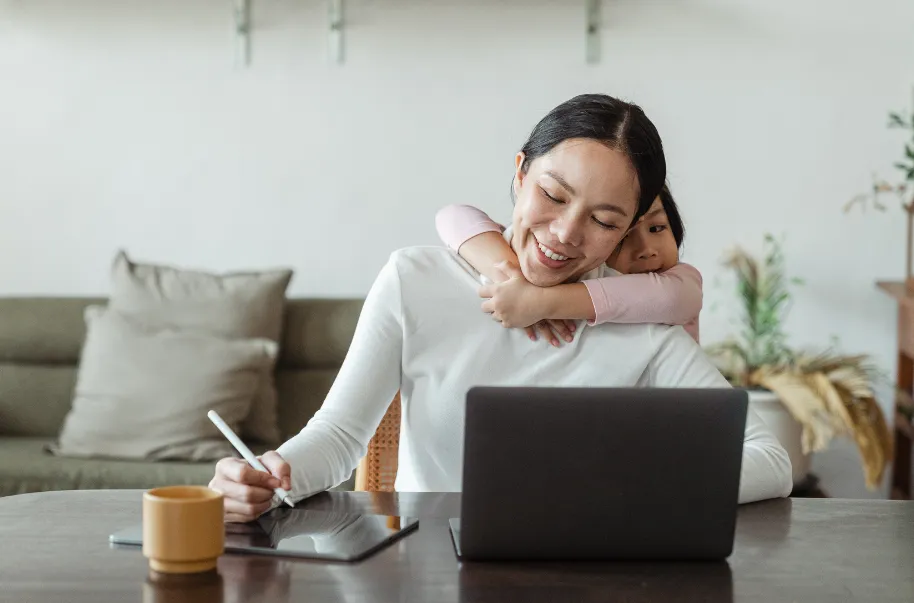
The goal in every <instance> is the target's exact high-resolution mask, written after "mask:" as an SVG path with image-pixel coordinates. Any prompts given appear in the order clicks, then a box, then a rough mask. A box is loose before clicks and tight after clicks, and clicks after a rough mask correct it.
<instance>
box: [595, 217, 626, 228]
mask: <svg viewBox="0 0 914 603" xmlns="http://www.w3.org/2000/svg"><path fill="white" fill-rule="evenodd" d="M592 219H593V221H594V222H596V223H597V225H598V226H599V227H600V228H605V229H606V230H619V227H618V226H616V225H615V224H607V223H606V222H601V221H600V220H597V219H596V218H592Z"/></svg>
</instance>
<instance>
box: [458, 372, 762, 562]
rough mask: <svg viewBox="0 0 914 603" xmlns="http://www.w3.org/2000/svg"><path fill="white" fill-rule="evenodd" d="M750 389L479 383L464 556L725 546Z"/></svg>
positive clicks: (471, 406) (683, 552) (711, 553)
mask: <svg viewBox="0 0 914 603" xmlns="http://www.w3.org/2000/svg"><path fill="white" fill-rule="evenodd" d="M748 403H749V400H748V394H747V393H746V392H745V391H743V390H738V389H730V388H726V389H722V388H721V389H672V388H558V387H542V388H538V387H475V388H473V389H471V390H470V391H469V392H468V393H467V400H466V430H465V435H464V451H463V452H464V458H463V495H462V500H461V517H460V519H452V520H451V521H450V527H451V536H452V540H453V544H454V547H455V550H456V552H457V556H458V558H460V559H461V560H499V559H501V560H677V561H679V560H722V559H725V558H727V557H729V556H730V554H731V553H732V551H733V538H734V533H735V527H736V511H737V508H738V497H739V481H740V470H741V468H742V451H743V439H744V431H745V425H746V413H747V409H748Z"/></svg>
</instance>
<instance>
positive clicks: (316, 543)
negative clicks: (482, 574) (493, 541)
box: [110, 507, 419, 561]
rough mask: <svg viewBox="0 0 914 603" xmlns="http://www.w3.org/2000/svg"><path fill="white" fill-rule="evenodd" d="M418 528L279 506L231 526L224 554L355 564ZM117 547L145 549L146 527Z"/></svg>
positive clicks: (406, 522)
mask: <svg viewBox="0 0 914 603" xmlns="http://www.w3.org/2000/svg"><path fill="white" fill-rule="evenodd" d="M418 525H419V520H418V519H416V518H413V517H398V516H394V515H373V514H354V513H334V512H329V511H313V510H307V509H290V508H286V507H277V508H276V509H274V510H272V511H270V512H269V513H266V514H264V515H263V516H261V517H260V518H259V519H257V520H256V521H254V522H251V523H245V524H226V526H225V527H226V530H225V550H226V552H238V553H248V554H261V555H281V556H289V557H306V558H311V559H329V560H338V561H355V560H357V559H361V558H362V557H365V556H367V555H369V554H371V553H372V552H374V551H376V550H378V549H380V548H382V547H383V546H385V545H387V544H388V543H390V542H392V541H393V540H395V539H396V538H398V537H400V536H402V535H404V534H406V533H408V532H410V531H412V530H413V529H415V528H416V527H417V526H418ZM110 541H111V542H112V543H113V544H128V545H142V544H143V530H142V526H134V527H133V528H130V529H127V530H123V531H120V532H117V533H115V534H112V535H111V537H110Z"/></svg>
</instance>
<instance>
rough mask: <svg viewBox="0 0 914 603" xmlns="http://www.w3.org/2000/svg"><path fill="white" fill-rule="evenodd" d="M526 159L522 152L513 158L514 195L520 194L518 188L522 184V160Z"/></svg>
mask: <svg viewBox="0 0 914 603" xmlns="http://www.w3.org/2000/svg"><path fill="white" fill-rule="evenodd" d="M526 158H527V156H526V155H524V153H523V151H521V152H520V153H518V154H517V155H516V156H515V157H514V194H515V195H517V194H518V193H519V192H520V187H521V186H523V184H524V176H526V174H524V170H523V168H524V160H525V159H526Z"/></svg>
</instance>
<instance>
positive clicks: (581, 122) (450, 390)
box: [210, 95, 791, 521]
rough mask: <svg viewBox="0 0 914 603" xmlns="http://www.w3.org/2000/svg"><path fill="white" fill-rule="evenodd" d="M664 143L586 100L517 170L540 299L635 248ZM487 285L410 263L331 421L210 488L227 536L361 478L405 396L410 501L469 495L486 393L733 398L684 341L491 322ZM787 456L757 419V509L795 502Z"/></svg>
mask: <svg viewBox="0 0 914 603" xmlns="http://www.w3.org/2000/svg"><path fill="white" fill-rule="evenodd" d="M665 177H666V163H665V159H664V155H663V148H662V144H661V141H660V137H659V135H658V133H657V131H656V129H655V128H654V125H653V124H652V123H651V121H650V120H649V119H648V118H647V117H646V116H645V115H644V113H643V112H642V111H641V109H640V108H638V107H636V106H634V105H631V104H628V103H624V102H621V101H619V100H616V99H614V98H612V97H608V96H605V95H583V96H579V97H575V98H573V99H571V100H570V101H567V102H565V103H563V104H561V105H559V106H558V107H556V108H555V109H553V110H552V111H551V112H550V113H549V114H548V115H547V116H546V117H544V118H543V119H542V120H541V121H540V122H539V124H537V126H536V127H535V128H534V130H533V132H532V133H531V135H530V138H529V140H528V141H527V143H526V144H525V145H524V147H523V149H522V150H521V152H520V153H518V154H517V156H516V160H515V174H514V182H513V191H514V195H515V197H516V203H515V207H514V214H513V220H512V227H511V231H510V232H511V235H510V237H511V238H510V242H511V247H512V248H513V250H514V252H515V253H516V254H517V259H518V265H519V267H520V270H521V272H522V274H523V276H524V277H525V278H526V279H527V280H528V281H530V282H531V283H533V284H534V285H537V286H540V287H551V286H554V285H558V284H561V283H567V282H573V281H577V280H581V279H584V278H593V277H599V276H600V275H601V274H604V272H603V271H604V270H606V268H605V266H604V262H605V261H606V259H607V258H608V257H609V256H610V254H611V253H612V252H613V250H614V249H615V248H616V246H617V245H618V243H619V241H620V240H621V239H622V237H623V236H624V235H625V233H626V232H627V231H628V230H629V228H630V227H631V226H632V225H634V224H635V223H636V222H637V221H638V219H639V218H640V217H641V216H642V215H644V214H645V213H646V212H647V211H648V209H649V208H650V206H651V204H652V203H653V201H654V199H655V198H656V196H657V195H658V194H659V193H660V190H661V187H662V185H663V182H664V179H665ZM478 285H479V274H478V273H477V272H476V271H475V270H473V269H472V268H471V267H470V266H469V264H467V263H466V262H465V261H464V260H462V259H461V258H460V257H459V256H458V255H457V254H455V253H453V252H452V251H450V250H448V249H446V248H444V247H418V248H415V247H414V248H407V249H402V250H399V251H396V252H394V253H393V254H391V256H390V260H389V261H388V262H387V264H386V265H385V266H384V268H383V269H382V270H381V272H380V274H379V275H378V277H377V279H376V281H375V283H374V285H373V286H372V288H371V291H370V292H369V293H368V295H367V296H366V299H365V304H364V307H363V310H362V314H361V316H360V318H359V322H358V325H357V327H356V331H355V334H354V336H353V341H352V344H351V346H350V348H349V352H348V354H347V356H346V359H345V361H344V362H343V365H342V367H341V369H340V372H339V374H338V376H337V378H336V381H335V382H334V384H333V386H332V387H331V389H330V392H329V393H328V394H327V398H326V399H325V401H324V404H323V406H322V407H321V409H320V410H319V411H318V412H317V413H315V415H314V417H313V418H312V419H311V421H309V423H308V425H307V426H306V427H305V428H304V429H303V430H302V431H301V432H300V433H299V434H297V435H296V436H294V437H293V438H291V439H290V440H288V441H287V442H285V443H284V444H282V445H281V446H280V447H279V448H278V450H276V451H271V452H269V453H267V454H265V455H264V456H263V463H264V465H265V466H266V467H267V468H268V469H269V470H270V471H271V473H272V474H273V475H267V474H266V473H261V472H257V471H255V470H253V469H251V468H250V467H249V466H248V465H247V464H246V463H245V462H244V461H241V460H239V459H223V460H221V461H219V463H218V464H217V466H216V473H215V476H214V477H213V480H212V481H211V482H210V487H212V488H213V489H215V490H218V491H220V492H222V493H223V494H224V495H225V511H226V520H227V521H249V520H251V519H253V518H255V517H257V516H258V515H260V514H261V513H263V512H265V511H266V510H268V509H269V508H270V507H271V506H272V505H273V503H272V501H271V498H272V494H273V493H272V488H275V487H277V486H280V485H281V486H282V487H284V488H286V489H287V490H289V491H290V493H291V496H292V499H293V500H294V501H298V500H301V499H303V498H306V497H308V496H311V495H313V494H315V493H318V492H321V491H323V490H326V489H328V488H330V487H333V486H334V485H336V484H339V483H341V482H342V481H344V480H345V479H346V478H348V477H349V475H350V474H351V472H352V470H353V469H354V468H355V467H356V465H357V464H358V462H359V459H361V458H362V456H364V454H365V452H366V449H367V445H368V442H369V440H370V439H371V437H372V435H373V434H374V431H375V429H376V427H377V425H378V423H379V422H380V421H381V418H382V417H383V415H384V413H385V412H386V410H387V407H388V404H389V403H390V400H391V399H392V398H393V397H394V395H395V394H396V392H397V390H400V391H401V394H402V398H401V399H402V404H403V407H402V414H403V423H402V429H401V434H400V450H399V466H398V472H397V481H396V488H397V490H399V491H459V490H460V489H461V473H462V466H461V462H462V446H463V418H464V414H463V413H464V402H465V395H466V392H467V390H468V389H469V388H470V387H472V386H474V385H526V386H590V387H626V386H657V387H728V386H729V385H728V383H727V381H726V380H725V379H724V378H723V377H722V376H721V375H720V373H719V372H718V371H717V369H716V368H715V367H714V366H713V364H711V362H710V361H709V360H708V359H707V358H706V357H705V355H704V354H703V353H702V352H701V349H700V348H699V347H698V346H697V345H696V344H695V342H694V341H693V340H692V338H691V337H689V336H688V335H687V334H686V332H685V331H683V330H682V329H681V328H671V327H667V326H663V325H656V324H603V325H599V326H593V327H589V326H587V327H584V328H582V330H581V332H580V334H579V335H578V336H577V337H576V338H575V340H574V341H573V342H572V343H570V344H568V345H565V346H562V347H561V348H558V349H556V348H551V347H547V346H543V347H537V346H531V345H530V341H529V339H527V336H526V335H525V334H524V332H523V331H522V330H520V329H502V328H493V323H492V319H491V317H489V316H488V315H486V314H484V313H482V312H480V311H479V298H478V296H477V293H476V289H477V287H478ZM790 488H791V467H790V461H789V460H788V457H787V454H786V452H785V451H784V449H783V448H782V447H781V446H780V445H779V444H778V442H777V440H776V439H774V437H773V436H772V435H771V434H770V433H769V431H768V430H767V428H766V427H765V425H764V423H762V421H761V419H759V418H758V416H756V415H755V414H754V413H752V412H750V413H749V417H748V419H747V424H746V437H745V445H744V453H743V463H742V477H741V483H740V494H739V499H740V501H741V502H749V501H753V500H760V499H763V498H772V497H779V496H786V495H787V494H788V493H789V492H790Z"/></svg>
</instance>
